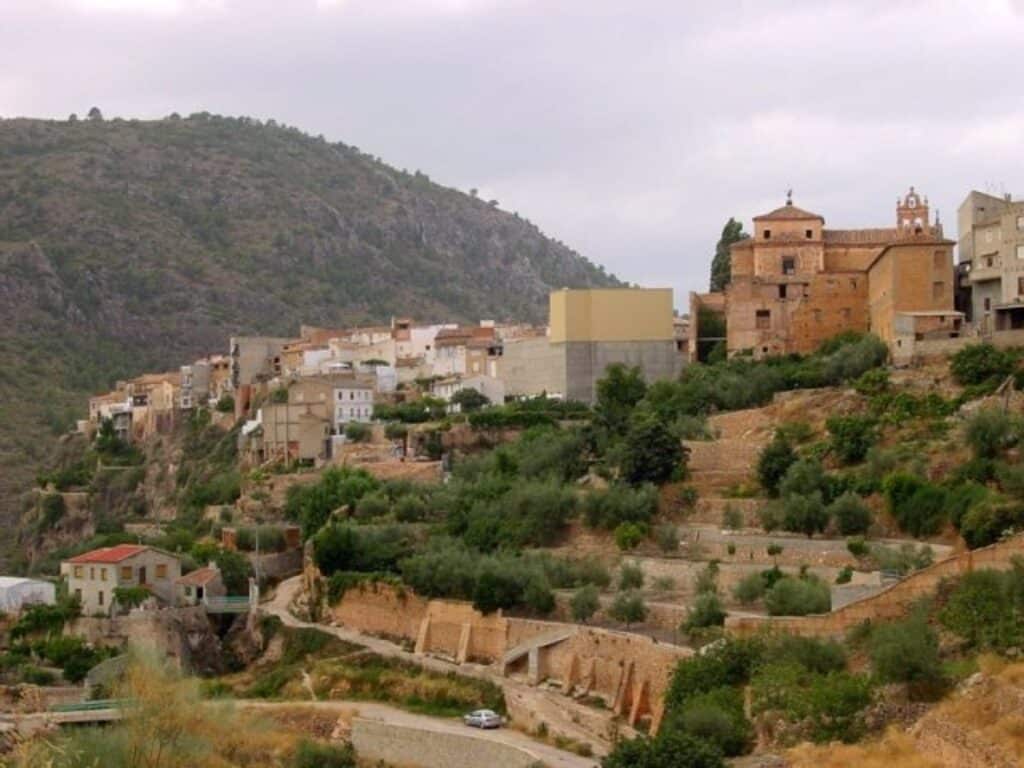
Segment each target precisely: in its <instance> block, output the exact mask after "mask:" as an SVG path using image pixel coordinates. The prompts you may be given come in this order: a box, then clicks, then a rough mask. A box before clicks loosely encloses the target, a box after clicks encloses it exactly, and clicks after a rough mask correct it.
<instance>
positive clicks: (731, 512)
mask: <svg viewBox="0 0 1024 768" xmlns="http://www.w3.org/2000/svg"><path fill="white" fill-rule="evenodd" d="M722 526H723V527H725V528H726V529H728V530H730V531H738V530H739V529H740V528H742V527H743V513H742V512H740V511H739V510H738V509H736V507H734V506H732V504H726V505H725V511H724V512H722Z"/></svg>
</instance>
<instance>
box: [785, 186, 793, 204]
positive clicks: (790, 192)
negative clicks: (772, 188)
mask: <svg viewBox="0 0 1024 768" xmlns="http://www.w3.org/2000/svg"><path fill="white" fill-rule="evenodd" d="M792 204H793V188H792V187H790V188H789V189H787V190H786V205H792Z"/></svg>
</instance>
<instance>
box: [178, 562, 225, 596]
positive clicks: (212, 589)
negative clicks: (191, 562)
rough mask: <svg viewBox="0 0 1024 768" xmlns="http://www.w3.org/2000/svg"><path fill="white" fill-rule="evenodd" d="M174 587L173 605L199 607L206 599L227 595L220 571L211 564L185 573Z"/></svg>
mask: <svg viewBox="0 0 1024 768" xmlns="http://www.w3.org/2000/svg"><path fill="white" fill-rule="evenodd" d="M175 586H176V590H177V591H176V594H175V605H200V604H201V603H202V602H203V601H204V600H206V599H207V598H210V597H223V596H224V595H226V594H227V588H226V587H225V586H224V579H223V578H222V577H221V573H220V569H219V568H218V567H217V566H216V565H214V564H213V563H210V564H209V565H207V566H205V567H203V568H197V569H196V570H194V571H192V572H191V573H186V574H185V575H184V576H182V577H180V578H179V579H178V580H177V581H176V582H175Z"/></svg>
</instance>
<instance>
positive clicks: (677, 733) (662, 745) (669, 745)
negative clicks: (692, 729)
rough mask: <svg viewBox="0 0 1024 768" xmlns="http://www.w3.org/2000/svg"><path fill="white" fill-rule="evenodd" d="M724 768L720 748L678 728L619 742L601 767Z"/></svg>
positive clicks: (602, 762)
mask: <svg viewBox="0 0 1024 768" xmlns="http://www.w3.org/2000/svg"><path fill="white" fill-rule="evenodd" d="M669 766H680V768H683V766H685V768H725V761H724V760H723V759H722V751H721V750H720V749H718V748H717V747H716V746H715V745H714V744H712V743H711V742H710V741H707V740H705V739H699V738H697V737H696V736H691V735H689V734H687V733H684V732H683V731H682V730H679V729H665V731H664V732H663V733H661V734H659V735H658V737H657V738H656V739H649V738H646V737H640V738H637V739H629V740H622V741H619V742H618V743H617V744H616V745H615V749H614V750H612V752H611V754H609V755H608V756H607V757H606V758H604V760H602V761H601V768H668V767H669Z"/></svg>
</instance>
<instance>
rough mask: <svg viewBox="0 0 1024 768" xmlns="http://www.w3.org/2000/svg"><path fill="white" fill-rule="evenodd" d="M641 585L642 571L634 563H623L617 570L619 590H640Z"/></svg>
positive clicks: (642, 583)
mask: <svg viewBox="0 0 1024 768" xmlns="http://www.w3.org/2000/svg"><path fill="white" fill-rule="evenodd" d="M643 585H644V572H643V569H642V568H641V567H640V566H639V565H637V564H636V563H623V564H622V568H620V569H619V589H621V590H628V589H640V588H641V587H642V586H643Z"/></svg>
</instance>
